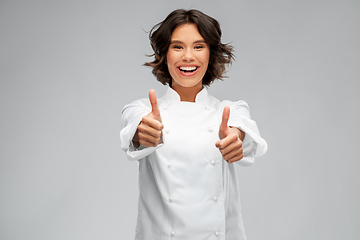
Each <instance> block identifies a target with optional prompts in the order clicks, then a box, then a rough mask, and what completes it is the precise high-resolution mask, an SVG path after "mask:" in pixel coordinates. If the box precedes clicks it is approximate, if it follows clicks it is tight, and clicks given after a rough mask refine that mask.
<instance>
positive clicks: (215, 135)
mask: <svg viewBox="0 0 360 240" xmlns="http://www.w3.org/2000/svg"><path fill="white" fill-rule="evenodd" d="M150 41H151V45H152V48H153V50H154V56H155V60H154V61H153V62H150V63H146V64H145V65H147V66H150V67H152V68H153V73H154V75H155V76H156V77H157V79H158V80H159V81H160V82H162V83H163V84H164V85H167V90H166V93H165V95H164V96H163V97H161V98H159V99H157V96H156V94H155V91H154V90H150V91H149V97H148V98H145V99H140V100H136V101H134V102H132V103H130V104H128V105H126V106H125V107H124V109H123V112H122V113H123V114H122V118H121V131H120V140H121V148H122V149H123V150H124V151H125V152H126V153H127V156H128V158H129V159H130V160H137V161H138V162H139V164H140V167H139V192H140V196H139V205H138V208H139V209H138V222H137V227H136V236H135V239H137V240H162V239H169V240H170V239H183V240H185V239H189V240H190V239H191V240H192V239H194V240H202V239H204V240H205V239H222V240H224V239H226V240H243V239H246V235H245V230H244V226H243V221H242V214H241V207H240V196H239V188H238V181H237V177H236V165H243V166H249V165H251V164H252V163H253V162H254V159H255V157H258V156H261V155H262V154H264V153H265V152H266V150H267V144H266V142H265V140H264V139H263V138H262V137H261V136H260V134H259V131H258V128H257V125H256V123H255V122H254V121H253V120H252V119H251V118H250V113H249V107H248V105H247V104H246V102H245V101H237V102H231V101H219V100H217V99H216V98H214V97H212V96H211V95H209V93H208V91H207V87H208V86H209V85H210V84H211V83H212V82H213V81H214V80H215V79H222V77H223V73H224V71H225V65H227V64H229V63H230V62H231V60H232V58H233V54H232V48H231V46H229V45H227V44H222V43H221V29H220V26H219V24H218V22H217V21H216V20H215V19H213V18H211V17H209V16H208V15H206V14H204V13H202V12H200V11H198V10H175V11H173V12H172V13H170V14H169V15H168V16H167V18H166V19H165V20H164V21H163V22H161V23H160V24H158V25H156V26H155V27H154V28H153V29H152V31H151V32H150Z"/></svg>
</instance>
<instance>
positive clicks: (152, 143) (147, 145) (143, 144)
mask: <svg viewBox="0 0 360 240" xmlns="http://www.w3.org/2000/svg"><path fill="white" fill-rule="evenodd" d="M139 143H140V144H141V145H142V146H144V147H156V146H157V145H158V144H159V143H158V142H148V141H146V140H140V141H139Z"/></svg>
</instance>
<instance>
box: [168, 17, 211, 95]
mask: <svg viewBox="0 0 360 240" xmlns="http://www.w3.org/2000/svg"><path fill="white" fill-rule="evenodd" d="M166 57H167V67H168V69H169V73H170V75H171V77H172V80H173V81H172V87H173V88H176V87H179V86H181V87H195V86H199V85H200V86H202V79H203V77H204V75H205V73H206V70H207V67H208V64H209V57H210V49H209V47H208V45H207V43H206V42H205V40H204V38H203V37H202V36H201V35H200V33H199V31H198V29H197V27H196V25H195V24H184V25H181V26H179V27H177V28H176V29H175V30H174V31H173V33H172V35H171V43H170V46H169V49H168V52H167V55H166Z"/></svg>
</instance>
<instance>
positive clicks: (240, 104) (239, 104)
mask: <svg viewBox="0 0 360 240" xmlns="http://www.w3.org/2000/svg"><path fill="white" fill-rule="evenodd" d="M209 102H210V105H212V106H214V107H215V108H216V109H219V110H222V109H224V107H225V106H229V107H230V109H231V110H233V109H246V110H248V111H249V105H248V104H247V103H246V101H244V100H239V101H230V100H223V101H220V100H218V99H217V98H215V97H213V96H211V95H209Z"/></svg>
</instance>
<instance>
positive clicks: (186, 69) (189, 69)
mask: <svg viewBox="0 0 360 240" xmlns="http://www.w3.org/2000/svg"><path fill="white" fill-rule="evenodd" d="M179 69H180V71H182V72H184V73H192V72H195V71H196V70H197V69H198V67H196V66H194V67H179Z"/></svg>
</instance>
